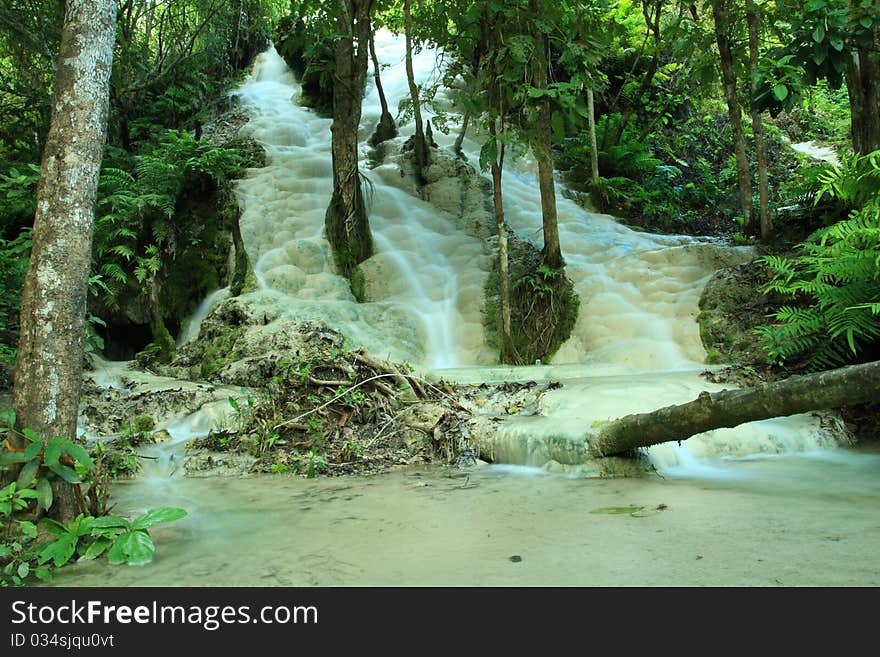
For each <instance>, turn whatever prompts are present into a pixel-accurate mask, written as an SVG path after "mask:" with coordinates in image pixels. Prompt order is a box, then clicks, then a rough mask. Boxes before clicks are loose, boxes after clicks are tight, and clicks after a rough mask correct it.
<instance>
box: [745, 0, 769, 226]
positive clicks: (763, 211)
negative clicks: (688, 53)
mask: <svg viewBox="0 0 880 657" xmlns="http://www.w3.org/2000/svg"><path fill="white" fill-rule="evenodd" d="M746 16H747V18H748V23H749V74H750V77H751V80H752V82H751V92H752V98H754V97H755V96H756V94H757V83H756V80H757V74H758V57H759V55H760V42H759V40H758V37H759V33H758V28H759V27H760V20H761V16H760V13H759V10H758V8H757V6H756V5H755V2H754V0H747V2H746ZM750 114H751V117H752V133H753V134H754V137H755V151H756V154H757V159H758V198H759V208H760V221H761V239H762V240H763V241H765V242H769V241H770V239H771V237H772V236H773V218H772V217H771V216H770V181H769V179H768V177H767V140H766V139H765V137H764V121H763V120H762V118H761V113H760V112H758V111H756V110H751V111H750Z"/></svg>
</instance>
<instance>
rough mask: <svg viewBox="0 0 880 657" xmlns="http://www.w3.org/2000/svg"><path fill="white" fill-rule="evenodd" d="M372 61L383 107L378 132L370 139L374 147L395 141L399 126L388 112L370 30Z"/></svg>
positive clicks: (372, 35) (377, 90)
mask: <svg viewBox="0 0 880 657" xmlns="http://www.w3.org/2000/svg"><path fill="white" fill-rule="evenodd" d="M370 59H372V60H373V77H374V78H375V80H376V92H377V93H378V94H379V104H380V105H381V106H382V114H381V115H380V116H379V124H378V125H377V126H376V132H374V133H373V136H372V137H371V138H370V143H371V144H372V145H373V146H376V145H378V144H381V143H382V142H383V141H387V140H388V139H393V138H394V137H396V136H397V126H396V125H395V124H394V117H393V116H391V112H389V111H388V101H387V100H386V98H385V90H384V89H383V88H382V76H381V74H380V72H379V70H380V68H379V58H378V57H376V43H375V39H374V33H373V30H370Z"/></svg>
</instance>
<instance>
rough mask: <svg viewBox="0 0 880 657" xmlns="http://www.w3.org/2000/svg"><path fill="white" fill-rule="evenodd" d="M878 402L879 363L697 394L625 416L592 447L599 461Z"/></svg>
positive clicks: (608, 427) (608, 426) (602, 431)
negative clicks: (716, 431) (713, 431)
mask: <svg viewBox="0 0 880 657" xmlns="http://www.w3.org/2000/svg"><path fill="white" fill-rule="evenodd" d="M878 399H880V361H874V362H872V363H866V364H864V365H852V366H850V367H841V368H839V369H836V370H828V371H826V372H819V373H818V374H809V375H804V376H793V377H791V378H789V379H785V380H784V381H777V382H775V383H764V384H761V385H758V386H754V387H751V388H746V389H743V390H722V391H721V392H716V393H712V394H710V393H708V392H702V393H700V396H699V397H698V398H697V399H695V400H694V401H691V402H688V403H686V404H680V405H677V406H667V407H665V408H661V409H659V410H656V411H653V412H651V413H641V414H638V415H627V416H626V417H623V418H620V419H618V420H614V421H613V422H611V423H609V424H606V425H605V426H604V427H602V428H601V429H600V430H599V432H598V434H597V435H596V437H595V439H594V440H593V441H592V442H593V451H594V452H596V453H597V454H598V455H599V456H609V455H612V454H620V453H621V452H626V451H628V450H631V449H635V448H637V447H649V446H651V445H659V444H660V443H665V442H668V441H671V440H684V439H685V438H690V437H691V436H693V435H695V434H698V433H702V432H704V431H709V430H711V429H720V428H723V427H735V426H738V425H740V424H743V423H744V422H754V421H756V420H766V419H768V418H772V417H782V416H786V415H795V414H797V413H805V412H807V411H817V410H823V409H829V408H839V407H841V406H846V405H849V404H862V403H866V402H871V401H877V400H878Z"/></svg>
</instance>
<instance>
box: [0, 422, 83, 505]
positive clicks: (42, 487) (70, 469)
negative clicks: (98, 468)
mask: <svg viewBox="0 0 880 657" xmlns="http://www.w3.org/2000/svg"><path fill="white" fill-rule="evenodd" d="M13 433H14V434H18V435H19V436H20V437H21V438H24V439H25V441H26V446H25V447H24V448H23V449H22V450H21V451H13V450H10V449H8V448H4V449H3V450H2V451H0V467H2V468H8V467H9V466H11V465H19V464H20V466H21V469H20V470H19V472H18V479H17V483H18V486H19V489H21V490H24V489H30V488H31V487H33V489H35V490H36V492H37V496H36V500H37V503H38V505H39V507H40V508H41V509H43V510H44V511H47V510H48V509H49V508H50V507H51V506H52V501H53V498H52V481H53V480H54V479H56V478H60V479H63V480H64V481H66V482H68V483H80V482H81V481H82V479H81V478H80V474H79V473H78V472H77V470H76V468H77V466H81V467H83V468H87V469H88V468H91V467H92V465H93V462H92V458H91V457H90V456H89V453H88V452H87V451H86V450H85V448H84V447H83V446H82V445H79V444H78V443H75V442H73V441H72V440H68V439H66V438H57V437H56V438H49V439H48V440H46V441H45V442H44V440H43V439H42V437H41V436H39V435H38V434H37V433H35V432H34V431H32V430H31V429H27V428H25V429H22V430H21V432H18V431H17V430H16V429H15V412H14V411H12V410H11V409H3V410H2V416H0V436H3V435H6V436H8V435H9V434H13ZM6 444H8V441H7V443H6Z"/></svg>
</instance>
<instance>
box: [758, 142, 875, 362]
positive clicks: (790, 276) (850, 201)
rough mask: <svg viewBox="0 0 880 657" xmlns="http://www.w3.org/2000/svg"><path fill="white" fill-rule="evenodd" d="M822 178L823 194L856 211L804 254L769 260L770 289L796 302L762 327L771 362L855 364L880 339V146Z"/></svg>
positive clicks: (807, 245) (821, 233)
mask: <svg viewBox="0 0 880 657" xmlns="http://www.w3.org/2000/svg"><path fill="white" fill-rule="evenodd" d="M820 180H821V187H820V190H819V192H818V194H817V200H820V199H822V198H823V197H825V196H827V197H830V198H832V199H834V200H836V201H838V202H840V203H841V204H842V205H844V206H845V207H851V208H854V209H852V210H851V211H850V214H849V217H848V218H847V219H845V220H843V221H839V222H837V223H835V224H833V225H831V226H827V227H824V228H821V229H819V230H818V231H816V232H815V233H814V234H813V235H811V236H810V238H809V239H808V240H807V241H805V242H804V243H803V244H801V245H799V248H800V250H801V252H802V253H801V254H800V255H798V256H797V257H794V258H782V257H777V256H768V257H765V258H764V263H765V264H766V265H767V267H768V269H769V270H770V272H771V274H772V279H771V281H770V283H769V284H768V286H767V291H772V292H777V293H779V294H781V295H783V296H784V297H786V298H788V299H791V300H793V301H794V302H796V303H795V304H793V305H786V306H783V307H782V308H780V309H779V310H778V311H777V312H776V313H775V314H774V316H773V318H774V320H775V323H774V324H772V325H769V326H762V327H759V329H758V330H759V331H760V333H761V334H762V335H763V336H764V340H765V345H766V349H767V353H768V356H769V358H770V360H771V361H772V362H776V363H782V362H784V361H786V360H790V359H798V358H803V359H806V361H807V363H808V365H809V366H810V367H812V368H814V369H818V368H827V367H834V366H838V365H842V364H845V363H847V362H851V361H853V360H854V359H856V358H857V357H858V356H859V354H860V352H861V351H862V349H863V348H864V347H865V346H866V345H870V344H872V343H874V342H875V341H877V340H878V339H880V322H878V312H880V151H877V152H874V153H871V154H869V155H866V156H861V157H860V156H850V157H849V158H844V161H843V165H842V166H841V167H840V168H829V169H827V170H825V172H824V174H823V175H822V176H821V178H820Z"/></svg>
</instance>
